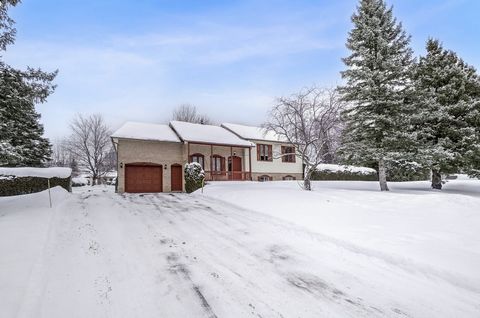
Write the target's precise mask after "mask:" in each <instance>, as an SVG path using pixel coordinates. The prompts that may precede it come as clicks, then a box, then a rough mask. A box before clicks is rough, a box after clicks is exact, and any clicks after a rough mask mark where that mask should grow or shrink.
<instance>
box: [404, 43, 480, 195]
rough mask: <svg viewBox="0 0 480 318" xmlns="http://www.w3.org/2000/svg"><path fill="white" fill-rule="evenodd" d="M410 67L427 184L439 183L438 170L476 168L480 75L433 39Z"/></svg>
mask: <svg viewBox="0 0 480 318" xmlns="http://www.w3.org/2000/svg"><path fill="white" fill-rule="evenodd" d="M426 48H427V54H426V55H425V56H423V57H420V59H419V62H418V64H417V66H416V68H415V72H414V86H415V99H416V103H415V106H416V109H417V111H416V112H415V114H414V115H413V116H412V122H413V123H414V124H415V125H414V127H415V128H414V129H415V130H416V132H417V135H418V141H419V145H420V147H421V150H420V153H421V157H422V160H423V162H424V164H425V165H427V166H428V167H430V168H431V169H432V188H434V189H441V188H442V178H441V174H442V173H451V172H458V171H461V170H464V171H467V172H471V173H472V174H475V170H477V169H478V168H480V163H479V161H480V78H479V76H478V75H477V73H476V70H475V69H474V68H473V67H471V66H469V65H468V64H466V63H465V62H464V61H463V60H462V59H461V58H459V57H458V56H457V54H456V53H455V52H453V51H450V50H445V49H444V48H443V47H442V45H441V44H440V42H439V41H438V40H434V39H429V40H428V41H427V45H426Z"/></svg>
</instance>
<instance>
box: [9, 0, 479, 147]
mask: <svg viewBox="0 0 480 318" xmlns="http://www.w3.org/2000/svg"><path fill="white" fill-rule="evenodd" d="M387 3H388V4H391V5H393V6H394V13H395V15H396V16H397V18H398V19H399V20H400V21H402V23H403V24H404V27H405V29H406V30H407V32H408V33H409V34H411V35H412V47H413V49H414V50H415V53H416V55H419V54H423V52H424V49H423V47H424V43H425V41H426V39H427V38H428V37H429V36H431V37H435V38H438V39H440V40H441V41H442V42H443V43H444V46H445V47H447V48H449V49H452V50H455V51H456V52H458V53H459V55H460V56H461V57H462V58H464V59H465V60H466V61H467V62H468V63H469V64H471V65H473V66H475V67H476V68H477V69H478V68H480V55H479V52H480V41H479V39H480V37H479V31H480V19H479V14H478V12H480V1H478V0H436V1H435V0H424V1H418V0H389V1H387ZM356 5H357V1H356V0H342V1H327V0H317V1H306V0H297V1H273V0H272V1H268V0H266V1H208V0H206V1H198V0H197V1H194V0H193V1H180V0H176V1H175V0H171V1H160V0H157V1H153V0H138V1H132V0H131V1H123V0H82V1H78V0H69V1H62V0H23V3H21V4H20V5H18V6H17V7H16V8H14V9H12V10H11V16H12V17H13V18H14V19H15V20H16V22H17V31H18V35H17V41H16V44H15V45H13V46H10V47H9V48H8V51H7V53H6V54H5V55H4V57H5V59H6V60H7V62H8V63H10V64H13V65H15V66H19V67H24V66H26V65H30V66H40V67H42V68H43V69H45V70H54V69H57V68H58V69H59V71H60V73H59V75H58V77H57V79H56V81H55V82H56V84H57V85H58V87H57V90H56V92H55V93H54V94H53V95H51V96H50V97H49V100H48V102H47V103H45V104H42V105H39V106H38V107H37V110H38V111H39V112H40V113H41V114H42V123H43V124H44V125H45V131H46V135H47V137H50V138H52V139H56V138H60V137H62V136H64V135H66V134H68V123H69V121H70V120H71V118H72V117H73V116H74V115H75V114H76V113H79V112H80V113H101V114H103V115H104V116H105V118H106V119H107V121H108V123H109V124H110V125H111V126H112V128H116V127H118V126H119V125H120V124H122V123H123V122H124V121H126V120H136V121H146V122H166V121H168V120H169V119H170V117H171V113H172V110H173V108H175V107H176V106H177V105H179V104H182V103H191V104H194V105H196V106H197V108H198V109H199V110H200V111H201V112H203V113H207V114H208V115H209V116H210V117H211V118H212V119H214V120H215V121H216V122H219V123H220V122H224V121H230V122H237V123H245V124H260V123H262V122H263V121H264V120H265V115H266V112H267V111H268V109H269V108H270V107H271V106H272V105H273V103H274V101H275V97H277V96H282V95H289V94H291V93H293V92H295V91H297V90H299V89H301V88H302V87H304V86H309V85H312V84H318V85H322V86H334V85H337V84H339V83H341V78H340V75H339V71H340V70H342V69H343V65H342V62H341V60H340V59H341V57H344V56H346V55H347V54H348V52H347V50H346V49H345V45H344V43H345V40H346V37H347V33H348V31H349V30H350V28H351V23H350V16H351V15H352V13H353V12H354V10H355V7H356Z"/></svg>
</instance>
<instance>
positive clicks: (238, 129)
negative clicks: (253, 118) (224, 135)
mask: <svg viewBox="0 0 480 318" xmlns="http://www.w3.org/2000/svg"><path fill="white" fill-rule="evenodd" d="M222 127H224V128H226V129H228V130H230V131H231V132H233V133H234V134H236V135H238V136H239V137H240V138H243V139H247V140H264V141H271V142H288V141H287V140H286V139H284V138H282V137H281V136H279V135H277V134H276V133H275V132H274V131H272V130H267V129H265V128H261V127H255V126H246V125H239V124H232V123H223V124H222Z"/></svg>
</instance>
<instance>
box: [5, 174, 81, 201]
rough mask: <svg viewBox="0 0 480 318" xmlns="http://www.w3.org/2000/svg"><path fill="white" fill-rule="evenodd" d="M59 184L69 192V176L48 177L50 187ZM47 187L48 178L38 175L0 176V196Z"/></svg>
mask: <svg viewBox="0 0 480 318" xmlns="http://www.w3.org/2000/svg"><path fill="white" fill-rule="evenodd" d="M56 186H61V187H62V188H64V189H65V190H67V191H69V192H71V191H72V188H71V177H68V178H50V188H53V187H56ZM46 189H48V179H47V178H40V177H15V176H2V178H0V196H2V197H5V196H11V195H20V194H28V193H34V192H40V191H43V190H46Z"/></svg>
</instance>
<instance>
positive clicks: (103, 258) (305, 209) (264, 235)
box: [0, 180, 480, 318]
mask: <svg viewBox="0 0 480 318" xmlns="http://www.w3.org/2000/svg"><path fill="white" fill-rule="evenodd" d="M390 187H391V189H392V191H391V192H390V193H380V192H378V191H377V189H378V185H377V184H376V183H373V182H372V183H370V182H327V181H325V182H315V183H314V191H313V192H304V191H302V190H300V189H299V187H298V185H297V183H296V182H270V183H256V182H253V183H250V182H237V183H234V182H224V183H220V182H219V183H212V184H210V185H208V186H207V187H206V188H205V191H204V193H203V194H202V193H200V192H196V193H195V194H193V195H188V194H149V195H130V194H129V195H122V196H121V195H117V194H115V193H113V187H101V186H99V187H94V188H93V189H92V188H91V187H83V188H80V189H78V188H76V189H74V191H75V192H74V193H73V194H68V193H66V192H65V191H64V190H62V189H60V188H55V189H53V203H54V208H52V209H50V208H48V197H47V194H46V192H41V193H36V194H30V195H25V196H18V197H7V198H0V255H1V258H0V302H1V306H0V307H1V310H2V314H1V316H2V317H54V318H55V317H478V314H479V312H480V271H479V270H478V269H479V268H480V231H479V229H480V209H479V208H478V207H479V206H480V182H479V181H469V180H458V181H457V180H455V181H450V182H449V183H448V184H447V185H446V186H445V190H444V191H442V192H441V193H440V192H434V191H430V190H428V183H424V182H415V183H401V184H390Z"/></svg>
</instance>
